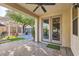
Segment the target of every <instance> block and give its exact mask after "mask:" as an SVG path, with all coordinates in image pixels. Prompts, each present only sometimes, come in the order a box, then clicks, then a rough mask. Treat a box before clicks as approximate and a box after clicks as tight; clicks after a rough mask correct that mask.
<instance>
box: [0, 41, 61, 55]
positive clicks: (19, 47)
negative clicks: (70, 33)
mask: <svg viewBox="0 0 79 59" xmlns="http://www.w3.org/2000/svg"><path fill="white" fill-rule="evenodd" d="M0 55H1V56H59V55H61V54H60V51H58V50H54V49H50V48H47V47H46V44H44V43H35V42H33V41H27V40H20V41H16V42H9V43H5V44H0Z"/></svg>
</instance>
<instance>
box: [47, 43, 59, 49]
mask: <svg viewBox="0 0 79 59" xmlns="http://www.w3.org/2000/svg"><path fill="white" fill-rule="evenodd" d="M47 47H48V48H52V49H56V50H60V46H59V45H56V44H48V45H47Z"/></svg>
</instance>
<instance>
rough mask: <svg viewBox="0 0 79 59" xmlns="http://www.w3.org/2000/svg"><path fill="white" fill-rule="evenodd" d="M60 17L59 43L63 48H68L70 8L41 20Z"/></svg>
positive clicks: (47, 15) (49, 14) (46, 15)
mask: <svg viewBox="0 0 79 59" xmlns="http://www.w3.org/2000/svg"><path fill="white" fill-rule="evenodd" d="M59 15H61V27H62V28H61V31H62V33H61V43H62V46H64V47H70V39H71V28H70V26H71V6H68V7H65V8H62V9H61V10H56V11H55V12H53V11H52V13H48V14H45V15H43V16H42V17H41V18H45V17H51V16H52V17H53V16H59Z"/></svg>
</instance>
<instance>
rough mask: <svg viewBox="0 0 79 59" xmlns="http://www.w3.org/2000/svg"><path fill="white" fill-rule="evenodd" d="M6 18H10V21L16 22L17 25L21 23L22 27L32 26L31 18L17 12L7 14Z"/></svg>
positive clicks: (32, 20) (32, 19)
mask: <svg viewBox="0 0 79 59" xmlns="http://www.w3.org/2000/svg"><path fill="white" fill-rule="evenodd" d="M7 16H9V17H10V18H11V20H14V21H16V22H17V23H21V24H23V25H31V26H33V25H34V18H33V17H31V16H25V15H23V14H21V13H18V12H11V11H10V12H7Z"/></svg>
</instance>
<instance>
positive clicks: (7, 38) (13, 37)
mask: <svg viewBox="0 0 79 59" xmlns="http://www.w3.org/2000/svg"><path fill="white" fill-rule="evenodd" d="M5 39H6V40H10V41H16V40H23V39H24V38H18V37H17V36H6V37H5Z"/></svg>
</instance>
